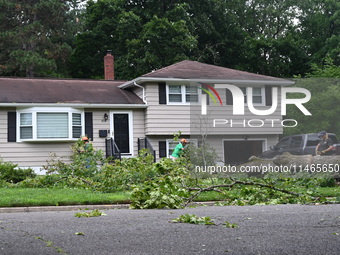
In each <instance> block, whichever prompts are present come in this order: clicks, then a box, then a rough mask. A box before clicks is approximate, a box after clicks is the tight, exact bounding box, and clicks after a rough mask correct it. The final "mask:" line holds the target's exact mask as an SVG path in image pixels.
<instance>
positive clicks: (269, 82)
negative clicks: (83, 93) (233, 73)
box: [118, 77, 295, 89]
mask: <svg viewBox="0 0 340 255" xmlns="http://www.w3.org/2000/svg"><path fill="white" fill-rule="evenodd" d="M278 79H280V80H232V79H182V78H154V77H139V78H136V79H134V80H132V81H128V82H125V83H123V84H122V85H119V86H118V87H119V88H121V89H124V88H128V87H130V86H132V85H133V84H136V83H137V82H160V81H163V82H174V81H177V82H197V83H215V84H227V83H230V84H234V85H280V86H288V85H292V84H294V83H295V82H294V81H291V80H288V79H281V78H278Z"/></svg>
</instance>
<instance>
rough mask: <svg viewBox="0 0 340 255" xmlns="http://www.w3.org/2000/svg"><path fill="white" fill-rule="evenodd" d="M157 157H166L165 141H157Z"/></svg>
mask: <svg viewBox="0 0 340 255" xmlns="http://www.w3.org/2000/svg"><path fill="white" fill-rule="evenodd" d="M158 146H159V157H160V158H165V157H166V141H159V142H158Z"/></svg>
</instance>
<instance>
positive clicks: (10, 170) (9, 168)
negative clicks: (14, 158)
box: [0, 160, 36, 183]
mask: <svg viewBox="0 0 340 255" xmlns="http://www.w3.org/2000/svg"><path fill="white" fill-rule="evenodd" d="M17 167H18V165H16V164H13V163H12V162H4V161H3V160H0V180H2V181H5V182H9V183H18V182H21V181H23V180H25V179H27V178H34V177H36V174H35V173H34V170H33V169H31V168H27V169H21V168H17Z"/></svg>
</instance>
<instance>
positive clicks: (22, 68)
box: [0, 0, 79, 77]
mask: <svg viewBox="0 0 340 255" xmlns="http://www.w3.org/2000/svg"><path fill="white" fill-rule="evenodd" d="M72 2H73V4H75V3H77V1H72ZM78 2H79V1H78ZM68 4H69V1H66V0H65V1H60V0H30V1H28V0H3V1H1V2H0V8H1V10H2V11H1V15H0V50H1V51H0V65H1V66H0V67H1V68H0V75H15V76H27V77H34V76H65V75H67V74H66V73H65V72H66V69H64V68H63V66H65V63H66V62H67V60H68V57H69V55H70V54H71V52H72V48H71V47H70V42H71V41H72V37H73V35H74V34H75V31H74V30H73V29H72V30H71V29H70V28H71V27H72V26H71V25H70V22H71V20H70V16H69V13H68V11H69V5H68ZM73 7H74V6H73Z"/></svg>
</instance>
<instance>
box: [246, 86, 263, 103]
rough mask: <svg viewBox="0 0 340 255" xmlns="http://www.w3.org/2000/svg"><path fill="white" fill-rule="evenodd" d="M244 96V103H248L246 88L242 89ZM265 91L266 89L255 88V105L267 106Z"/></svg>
mask: <svg viewBox="0 0 340 255" xmlns="http://www.w3.org/2000/svg"><path fill="white" fill-rule="evenodd" d="M240 89H241V90H242V92H243V94H244V103H245V104H246V103H247V90H246V88H242V87H241V88H240ZM264 97H265V91H264V88H253V104H254V105H264V104H265V99H264Z"/></svg>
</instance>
